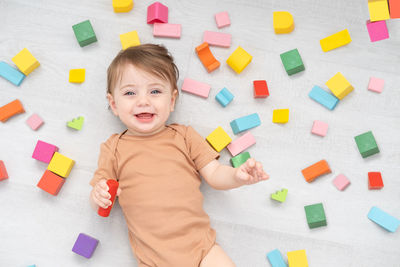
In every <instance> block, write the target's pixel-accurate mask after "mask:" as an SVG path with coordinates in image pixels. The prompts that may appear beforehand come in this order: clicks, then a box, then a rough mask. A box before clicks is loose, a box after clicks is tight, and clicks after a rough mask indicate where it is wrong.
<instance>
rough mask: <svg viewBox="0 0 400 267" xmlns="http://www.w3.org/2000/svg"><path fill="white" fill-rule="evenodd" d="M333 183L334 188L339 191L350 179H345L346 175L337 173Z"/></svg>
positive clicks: (344, 187)
mask: <svg viewBox="0 0 400 267" xmlns="http://www.w3.org/2000/svg"><path fill="white" fill-rule="evenodd" d="M333 184H334V185H335V186H336V188H337V189H338V190H340V191H343V190H344V189H346V187H347V186H349V184H350V181H349V179H347V177H346V176H344V175H343V174H339V175H338V176H336V178H335V179H334V180H333Z"/></svg>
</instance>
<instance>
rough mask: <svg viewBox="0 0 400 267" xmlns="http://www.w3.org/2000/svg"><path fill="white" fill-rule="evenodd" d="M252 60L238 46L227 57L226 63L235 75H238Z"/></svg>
mask: <svg viewBox="0 0 400 267" xmlns="http://www.w3.org/2000/svg"><path fill="white" fill-rule="evenodd" d="M252 59H253V57H252V56H251V55H250V54H249V53H247V52H246V50H244V49H243V48H242V47H240V46H238V48H236V50H235V51H233V53H232V54H231V55H230V56H229V57H228V59H227V60H226V63H227V64H228V65H229V67H231V68H232V69H233V70H234V71H235V72H236V73H237V74H239V73H241V72H242V71H243V70H244V68H246V67H247V65H249V63H250V62H251V60H252Z"/></svg>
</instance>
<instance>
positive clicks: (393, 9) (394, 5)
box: [389, 0, 400, 19]
mask: <svg viewBox="0 0 400 267" xmlns="http://www.w3.org/2000/svg"><path fill="white" fill-rule="evenodd" d="M389 13H390V18H391V19H398V18H400V1H399V0H389Z"/></svg>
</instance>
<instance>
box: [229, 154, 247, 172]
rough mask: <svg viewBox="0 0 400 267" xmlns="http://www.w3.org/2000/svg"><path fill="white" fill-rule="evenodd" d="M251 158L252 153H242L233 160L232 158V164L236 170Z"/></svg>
mask: <svg viewBox="0 0 400 267" xmlns="http://www.w3.org/2000/svg"><path fill="white" fill-rule="evenodd" d="M249 158H250V153H249V152H243V153H240V154H239V155H237V156H234V157H233V158H231V164H232V166H233V167H234V168H238V167H240V165H242V164H243V163H245V162H246V160H248V159H249Z"/></svg>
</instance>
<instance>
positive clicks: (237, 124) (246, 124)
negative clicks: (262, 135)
mask: <svg viewBox="0 0 400 267" xmlns="http://www.w3.org/2000/svg"><path fill="white" fill-rule="evenodd" d="M260 124H261V121H260V117H259V116H258V114H257V113H253V114H250V115H247V116H243V117H240V118H238V119H235V120H233V121H231V122H230V125H231V127H232V131H233V133H234V134H238V133H240V132H243V131H246V130H248V129H251V128H254V127H256V126H259V125H260Z"/></svg>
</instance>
